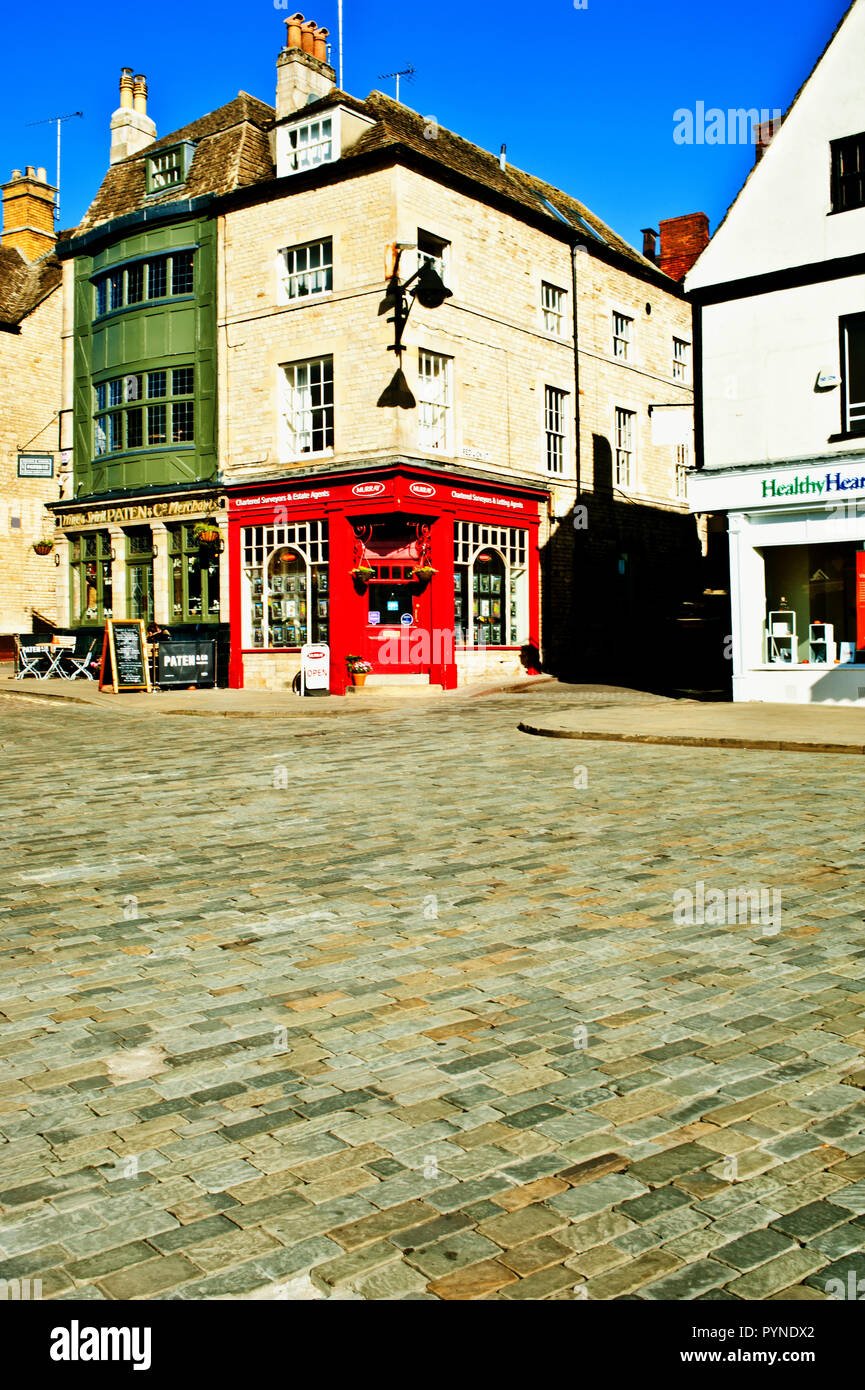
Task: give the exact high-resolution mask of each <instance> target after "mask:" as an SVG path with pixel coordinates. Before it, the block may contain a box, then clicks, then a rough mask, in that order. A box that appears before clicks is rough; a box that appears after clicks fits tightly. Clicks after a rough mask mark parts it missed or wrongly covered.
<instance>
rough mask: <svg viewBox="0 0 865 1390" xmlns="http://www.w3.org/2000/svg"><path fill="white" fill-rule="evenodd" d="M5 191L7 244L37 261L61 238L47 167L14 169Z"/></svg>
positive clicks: (5, 185)
mask: <svg viewBox="0 0 865 1390" xmlns="http://www.w3.org/2000/svg"><path fill="white" fill-rule="evenodd" d="M2 192H3V243H2V244H3V245H4V246H12V247H14V248H15V249H16V250H17V251H20V252H21V255H22V256H23V257H24V259H25V261H35V260H37V259H38V257H39V256H44V255H45V254H46V253H47V252H48V251H51V250H53V248H54V243H55V241H56V240H57V233H56V231H55V228H54V195H55V194H56V192H57V189H56V188H53V187H52V186H51V184H50V183H49V182H48V180H47V178H46V175H45V170H44V169H34V168H33V165H32V164H28V165H27V170H26V172H25V173H24V174H23V175H22V173H21V171H20V169H13V170H12V177H11V179H10V180H9V182H8V183H4V184H3V185H2Z"/></svg>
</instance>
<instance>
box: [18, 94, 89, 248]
mask: <svg viewBox="0 0 865 1390" xmlns="http://www.w3.org/2000/svg"><path fill="white" fill-rule="evenodd" d="M83 115H84V112H83V111H70V112H69V114H68V115H66V116H46V117H45V120H44V121H28V122H27V126H28V129H29V127H30V126H33V125H56V126H57V195H56V198H55V201H54V220H55V222H59V221H60V127H61V126H62V124H63V122H64V121H72V120H74V119H75V117H76V116H83Z"/></svg>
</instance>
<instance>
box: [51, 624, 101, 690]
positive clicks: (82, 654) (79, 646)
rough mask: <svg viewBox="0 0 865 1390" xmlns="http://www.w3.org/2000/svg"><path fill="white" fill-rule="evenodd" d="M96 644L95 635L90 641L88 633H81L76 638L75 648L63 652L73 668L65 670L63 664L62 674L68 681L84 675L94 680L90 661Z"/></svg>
mask: <svg viewBox="0 0 865 1390" xmlns="http://www.w3.org/2000/svg"><path fill="white" fill-rule="evenodd" d="M95 646H96V638H95V637H91V638H90V640H89V641H88V639H87V637H86V635H85V634H83V633H80V634H79V635H78V636H77V637H76V639H75V650H74V651H71V652H70V651H66V652H64V654H63V657H64V660H65V661H66V662H67V663H68V665H69V666H71V667H72V670H71V671H69V670H67V671H64V670H63V667H62V666H61V667H60V674H61V676H65V678H66V680H68V681H77V680H78V677H79V676H83V677H84V678H85V680H89V681H92V680H93V672H92V671H91V670H90V661H91V658H92V656H93V648H94V647H95Z"/></svg>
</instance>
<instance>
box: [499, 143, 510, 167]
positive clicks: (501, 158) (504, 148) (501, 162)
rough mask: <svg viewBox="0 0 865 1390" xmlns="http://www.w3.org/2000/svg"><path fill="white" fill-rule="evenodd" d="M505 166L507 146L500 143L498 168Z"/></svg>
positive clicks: (506, 162)
mask: <svg viewBox="0 0 865 1390" xmlns="http://www.w3.org/2000/svg"><path fill="white" fill-rule="evenodd" d="M507 167H508V147H507V145H502V147H501V149H500V150H499V168H500V169H506V168H507Z"/></svg>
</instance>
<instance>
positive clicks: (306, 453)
mask: <svg viewBox="0 0 865 1390" xmlns="http://www.w3.org/2000/svg"><path fill="white" fill-rule="evenodd" d="M327 363H330V370H331V397H332V399H331V401H330V405H329V407H328V406H327V405H318V406H313V404H312V390H313V387H312V383H311V381H310V375H311V369H312V368H317V367H321V368H322V369H323V368H324V366H325V364H327ZM279 370H280V387H281V401H280V405H281V413H282V435H283V454H284V456H285V457H286V458H288V459H309V458H329V457H331V456H332V455H333V449H334V446H333V443H330V444H328V443H325V445H324V447H323V448H320V449H313V448H312V447H311V445H312V438H313V414H314V412H315V411H318V410H325V411H327V410H328V409H329V410H330V433H331V435H332V436H334V437H335V428H336V420H335V414H336V402H335V399H334V398H333V397H334V375H333V357H332V356H331V355H330V354H323V355H322V356H321V357H312V358H308V359H307V360H305V361H303V362H285V363H283V364H282V365H281V366H280V369H279ZM304 373H305V375H306V379H305V380H303V374H304ZM325 434H327V426H326V425H325ZM305 443H308V444H309V445H310V447H309V448H304V444H305Z"/></svg>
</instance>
